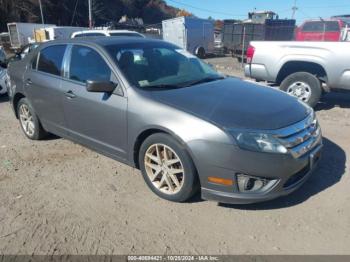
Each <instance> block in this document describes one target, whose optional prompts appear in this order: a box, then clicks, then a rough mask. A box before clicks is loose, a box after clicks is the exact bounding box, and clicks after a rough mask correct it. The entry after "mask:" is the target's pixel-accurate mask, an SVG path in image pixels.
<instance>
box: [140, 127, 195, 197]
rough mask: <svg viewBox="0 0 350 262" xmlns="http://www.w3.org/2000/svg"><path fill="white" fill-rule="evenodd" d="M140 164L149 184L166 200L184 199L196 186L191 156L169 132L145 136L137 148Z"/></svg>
mask: <svg viewBox="0 0 350 262" xmlns="http://www.w3.org/2000/svg"><path fill="white" fill-rule="evenodd" d="M139 166H140V168H141V171H142V175H143V178H144V180H145V182H146V183H147V185H148V187H149V188H150V189H151V190H152V191H153V192H154V193H155V194H157V195H158V196H159V197H161V198H164V199H166V200H169V201H173V202H184V201H186V200H188V199H189V198H191V197H192V196H193V195H194V194H195V193H196V192H197V190H198V188H199V183H198V178H197V172H196V169H195V167H194V164H193V162H192V160H191V158H190V156H189V155H188V153H187V152H186V150H185V148H184V147H183V146H182V145H181V144H180V143H178V142H177V141H176V140H175V139H174V138H172V137H171V136H170V135H167V134H162V133H158V134H154V135H151V136H150V137H148V138H147V139H146V140H145V141H144V143H143V144H142V146H141V149H140V152H139Z"/></svg>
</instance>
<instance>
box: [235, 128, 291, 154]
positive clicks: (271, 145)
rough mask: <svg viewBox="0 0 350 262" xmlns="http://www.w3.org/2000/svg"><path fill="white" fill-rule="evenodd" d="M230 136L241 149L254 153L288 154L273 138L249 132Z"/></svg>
mask: <svg viewBox="0 0 350 262" xmlns="http://www.w3.org/2000/svg"><path fill="white" fill-rule="evenodd" d="M232 135H233V136H234V137H235V138H236V141H237V143H238V146H239V147H240V148H242V149H246V150H249V151H256V152H266V153H280V154H286V153H287V152H288V150H287V148H285V147H284V146H283V145H282V144H281V143H280V142H279V141H278V140H277V139H276V138H275V137H273V136H272V135H269V134H263V133H250V132H237V133H235V132H233V133H232Z"/></svg>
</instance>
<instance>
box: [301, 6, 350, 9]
mask: <svg viewBox="0 0 350 262" xmlns="http://www.w3.org/2000/svg"><path fill="white" fill-rule="evenodd" d="M345 7H350V5H333V6H332V5H328V6H303V8H304V9H315V8H319V9H321V8H325V9H328V8H345Z"/></svg>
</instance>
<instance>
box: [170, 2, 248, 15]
mask: <svg viewBox="0 0 350 262" xmlns="http://www.w3.org/2000/svg"><path fill="white" fill-rule="evenodd" d="M168 1H169V2H173V3H175V4H179V5H183V6H187V7H190V8H193V9H197V10H199V11H203V12H208V13H210V14H212V13H215V14H220V15H226V16H240V17H246V16H247V15H246V14H245V15H242V14H230V13H225V12H220V11H213V10H209V9H205V8H201V7H196V6H193V5H190V4H185V3H181V2H178V1H174V0H168Z"/></svg>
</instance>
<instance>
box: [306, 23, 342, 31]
mask: <svg viewBox="0 0 350 262" xmlns="http://www.w3.org/2000/svg"><path fill="white" fill-rule="evenodd" d="M302 31H303V32H310V33H322V32H338V31H340V28H339V24H338V22H337V21H312V22H307V23H305V24H304V26H303V30H302Z"/></svg>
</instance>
